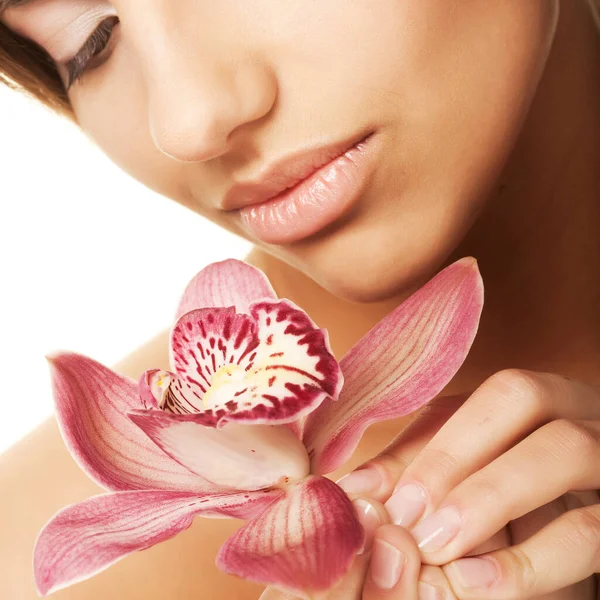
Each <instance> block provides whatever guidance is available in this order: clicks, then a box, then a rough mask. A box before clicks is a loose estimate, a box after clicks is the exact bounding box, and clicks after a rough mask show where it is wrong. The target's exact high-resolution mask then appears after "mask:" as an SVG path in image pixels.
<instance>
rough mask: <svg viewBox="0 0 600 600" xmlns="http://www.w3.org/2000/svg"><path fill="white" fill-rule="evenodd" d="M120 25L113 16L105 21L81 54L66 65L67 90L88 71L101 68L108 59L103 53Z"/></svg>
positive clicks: (86, 43) (82, 49)
mask: <svg viewBox="0 0 600 600" xmlns="http://www.w3.org/2000/svg"><path fill="white" fill-rule="evenodd" d="M118 23H119V17H114V16H113V17H108V18H107V19H104V21H102V23H100V25H98V27H97V28H96V30H95V31H94V33H92V35H90V37H89V38H88V39H87V41H86V42H85V44H83V46H82V47H81V49H80V50H79V52H78V53H77V54H76V55H75V56H74V57H73V58H72V59H71V60H70V61H68V62H67V63H66V64H65V66H66V68H67V71H68V80H67V90H68V89H69V88H70V87H71V86H72V85H73V84H74V83H75V82H76V81H78V80H79V79H81V77H82V75H83V74H84V73H85V72H86V71H91V70H92V69H95V68H96V67H99V66H100V65H101V64H102V63H103V62H104V61H105V60H106V59H107V58H108V56H103V53H104V50H105V49H106V48H107V47H108V44H109V42H110V40H111V38H112V33H113V29H114V28H115V26H116V25H117V24H118ZM94 59H95V60H94Z"/></svg>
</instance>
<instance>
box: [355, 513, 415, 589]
mask: <svg viewBox="0 0 600 600" xmlns="http://www.w3.org/2000/svg"><path fill="white" fill-rule="evenodd" d="M420 567H421V561H420V555H419V549H418V548H417V546H416V544H415V542H414V540H413V539H412V537H411V535H410V533H409V532H408V531H406V530H405V529H403V528H402V527H398V526H397V525H392V524H387V525H382V526H381V527H379V528H378V529H377V530H376V531H375V535H374V537H373V547H372V552H371V560H370V564H369V573H368V576H367V579H366V581H365V587H364V592H363V599H364V600H380V599H383V598H386V599H387V598H392V597H393V598H396V597H397V594H399V593H402V594H403V596H402V597H403V598H404V597H406V598H416V586H417V580H418V577H419V570H420ZM390 594H392V595H391V596H390Z"/></svg>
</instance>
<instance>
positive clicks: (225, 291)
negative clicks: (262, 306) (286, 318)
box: [176, 258, 277, 319]
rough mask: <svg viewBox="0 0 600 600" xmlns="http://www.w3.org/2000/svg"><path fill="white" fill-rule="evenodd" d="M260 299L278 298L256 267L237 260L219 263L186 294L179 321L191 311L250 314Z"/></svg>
mask: <svg viewBox="0 0 600 600" xmlns="http://www.w3.org/2000/svg"><path fill="white" fill-rule="evenodd" d="M260 298H271V299H275V298H277V295H276V294H275V291H274V290H273V287H272V286H271V284H270V283H269V280H268V279H267V277H266V275H265V274H264V273H263V272H262V271H261V270H260V269H257V268H256V267H253V266H252V265H249V264H248V263H245V262H243V261H241V260H236V259H233V258H230V259H227V260H223V261H221V262H215V263H212V264H210V265H208V266H207V267H205V268H204V269H202V271H200V273H198V274H197V275H196V276H195V277H194V278H193V279H192V281H190V283H189V284H188V286H187V287H186V289H185V292H184V293H183V297H182V299H181V302H180V303H179V308H178V309H177V317H176V318H177V319H178V318H179V317H181V316H182V315H184V314H185V313H186V312H189V311H190V310H194V309H196V308H208V307H218V306H222V307H226V306H233V307H234V308H235V312H238V313H247V312H248V306H249V304H250V303H251V302H253V301H254V300H258V299H260Z"/></svg>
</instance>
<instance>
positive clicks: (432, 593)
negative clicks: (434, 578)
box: [417, 582, 445, 600]
mask: <svg viewBox="0 0 600 600" xmlns="http://www.w3.org/2000/svg"><path fill="white" fill-rule="evenodd" d="M417 591H418V593H419V600H444V595H445V594H444V590H442V589H440V588H439V587H437V586H435V585H431V584H429V583H423V582H419V585H418V586H417Z"/></svg>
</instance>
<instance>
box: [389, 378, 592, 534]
mask: <svg viewBox="0 0 600 600" xmlns="http://www.w3.org/2000/svg"><path fill="white" fill-rule="evenodd" d="M559 417H564V418H567V419H575V420H580V419H589V420H593V419H600V390H599V389H597V388H595V387H592V386H590V385H587V384H585V383H582V382H579V381H571V380H567V379H566V378H564V377H562V376H560V375H556V374H550V373H535V372H532V371H522V370H516V369H508V370H505V371H500V372H498V373H496V374H495V375H493V376H492V377H490V378H489V379H487V380H486V381H485V382H484V383H483V384H482V385H481V386H480V387H479V388H478V389H477V390H475V392H474V393H473V394H472V395H471V396H470V397H469V398H468V399H467V401H466V402H465V403H464V404H463V406H462V407H460V408H459V409H458V410H457V412H456V414H455V415H454V416H452V417H451V418H450V419H449V420H448V422H446V423H445V424H444V425H443V426H442V427H441V428H440V430H439V431H438V432H437V433H436V434H435V435H434V436H433V438H432V439H431V441H430V442H429V443H428V444H427V445H426V446H425V448H423V450H422V451H421V452H420V453H419V454H418V456H416V457H415V458H414V460H412V462H411V463H410V464H409V465H408V466H407V467H406V469H405V470H404V471H403V473H402V475H401V477H400V481H399V482H398V484H397V486H396V488H395V491H394V494H393V495H392V497H391V498H390V499H389V500H388V501H387V502H386V508H387V509H388V512H389V513H390V516H391V518H392V521H393V522H394V523H395V524H398V525H402V526H404V527H411V526H413V525H414V524H415V523H416V522H417V521H418V520H419V519H421V518H423V517H425V516H427V515H429V514H431V513H432V512H433V510H434V509H435V508H436V507H437V506H439V504H440V503H441V501H442V500H443V499H444V498H445V497H446V496H447V494H448V493H449V492H450V491H451V490H452V489H453V488H454V487H456V486H457V485H458V484H459V483H460V482H461V481H463V480H464V479H465V478H466V477H468V476H469V475H471V474H472V473H474V472H476V471H477V470H479V469H481V468H482V467H483V466H484V465H486V464H488V463H489V462H491V461H492V460H494V459H495V458H497V457H498V456H500V455H501V454H502V453H503V452H505V451H506V450H507V449H508V448H510V447H511V446H513V445H514V444H515V443H517V442H518V441H519V440H521V439H523V437H525V436H526V435H527V434H529V433H530V432H531V431H533V430H535V429H536V428H537V427H539V426H540V425H543V424H544V423H547V422H549V421H551V420H553V419H556V418H559ZM400 441H402V440H400ZM396 452H397V453H398V454H400V455H402V454H403V453H404V449H403V446H398V447H397V449H396ZM388 454H389V451H388Z"/></svg>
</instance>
